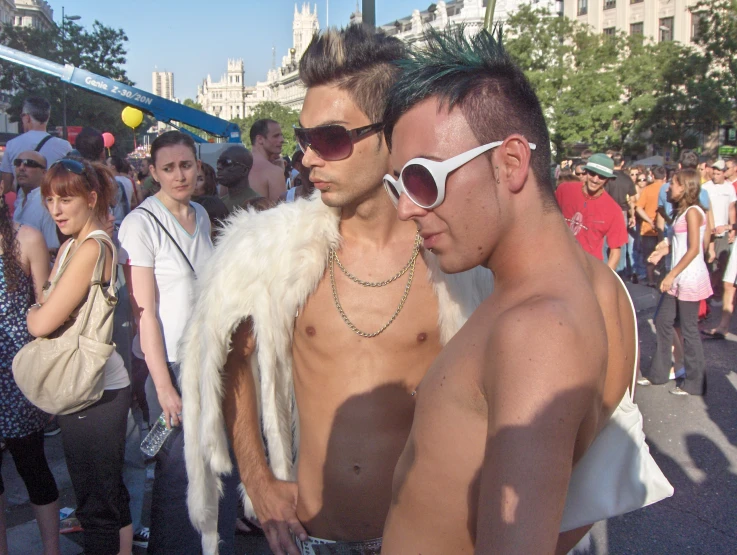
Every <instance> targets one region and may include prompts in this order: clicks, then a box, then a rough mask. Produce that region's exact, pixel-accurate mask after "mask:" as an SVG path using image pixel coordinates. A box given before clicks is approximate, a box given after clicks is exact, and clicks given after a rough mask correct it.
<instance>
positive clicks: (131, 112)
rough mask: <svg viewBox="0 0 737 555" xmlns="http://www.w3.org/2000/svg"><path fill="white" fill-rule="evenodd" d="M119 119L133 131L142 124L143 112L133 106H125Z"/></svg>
mask: <svg viewBox="0 0 737 555" xmlns="http://www.w3.org/2000/svg"><path fill="white" fill-rule="evenodd" d="M121 117H122V118H123V123H124V124H126V125H127V126H128V127H130V128H131V129H135V128H136V127H138V126H139V125H141V122H143V112H141V110H139V109H138V108H134V107H133V106H126V107H125V108H124V109H123V113H122V114H121Z"/></svg>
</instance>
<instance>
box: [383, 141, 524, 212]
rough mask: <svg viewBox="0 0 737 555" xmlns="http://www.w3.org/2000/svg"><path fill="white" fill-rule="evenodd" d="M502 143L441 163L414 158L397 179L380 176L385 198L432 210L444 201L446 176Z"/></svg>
mask: <svg viewBox="0 0 737 555" xmlns="http://www.w3.org/2000/svg"><path fill="white" fill-rule="evenodd" d="M503 142H504V141H494V142H493V143H489V144H485V145H482V146H478V147H476V148H473V149H471V150H467V151H466V152H463V153H462V154H459V155H458V156H454V157H453V158H449V159H448V160H445V161H443V162H436V161H434V160H427V159H426V158H414V159H412V160H410V161H409V162H407V163H406V164H405V165H404V167H403V168H402V171H401V172H399V178H398V179H395V178H394V177H393V176H391V175H389V174H386V175H385V176H384V188H385V189H386V192H387V193H388V194H389V198H391V199H392V202H393V203H394V206H397V204H399V196H400V195H401V194H402V193H406V194H407V197H408V198H409V200H411V201H412V202H414V203H415V204H416V205H417V206H419V207H420V208H424V209H425V210H432V209H433V208H437V207H438V206H440V205H441V204H442V203H443V201H444V200H445V183H446V181H447V179H448V174H450V173H451V172H453V171H455V170H457V169H458V168H460V167H461V166H463V165H464V164H467V163H468V162H470V161H471V160H473V159H474V158H476V157H478V156H480V155H482V154H483V153H484V152H487V151H489V150H491V149H493V148H496V147H498V146H499V145H501V144H502V143H503ZM529 144H530V150H535V148H537V147H536V145H535V143H529Z"/></svg>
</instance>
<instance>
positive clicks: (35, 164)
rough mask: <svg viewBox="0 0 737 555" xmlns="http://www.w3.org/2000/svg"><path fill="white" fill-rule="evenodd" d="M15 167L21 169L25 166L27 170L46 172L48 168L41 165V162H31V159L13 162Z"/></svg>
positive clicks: (17, 159)
mask: <svg viewBox="0 0 737 555" xmlns="http://www.w3.org/2000/svg"><path fill="white" fill-rule="evenodd" d="M13 165H14V166H15V167H16V168H20V167H21V166H25V167H27V168H37V169H42V170H45V169H46V166H45V165H44V164H41V163H40V162H36V161H35V160H31V159H30V158H16V159H15V160H13Z"/></svg>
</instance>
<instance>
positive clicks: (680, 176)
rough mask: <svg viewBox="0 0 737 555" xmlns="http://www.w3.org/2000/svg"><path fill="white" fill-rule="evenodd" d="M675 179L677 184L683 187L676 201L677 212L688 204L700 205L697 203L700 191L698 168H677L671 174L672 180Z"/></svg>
mask: <svg viewBox="0 0 737 555" xmlns="http://www.w3.org/2000/svg"><path fill="white" fill-rule="evenodd" d="M676 179H677V180H678V183H679V185H681V187H683V196H682V197H681V199H680V200H679V201H678V210H679V212H683V211H684V210H686V209H687V208H688V207H689V206H701V205H700V204H699V194H700V193H701V173H700V172H699V170H694V169H691V168H687V169H682V170H678V171H677V172H676V173H675V175H673V180H674V181H675V180H676Z"/></svg>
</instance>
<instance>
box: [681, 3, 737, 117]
mask: <svg viewBox="0 0 737 555" xmlns="http://www.w3.org/2000/svg"><path fill="white" fill-rule="evenodd" d="M691 12H692V13H693V14H694V15H697V16H698V25H697V35H696V37H697V38H696V42H697V44H698V45H699V46H701V47H702V49H703V56H704V60H705V67H706V73H705V75H706V77H707V78H708V79H710V80H712V81H713V82H714V83H716V84H717V85H718V86H719V88H720V89H721V94H722V95H723V96H724V97H725V99H726V101H727V102H729V104H730V110H729V112H728V113H725V114H724V115H723V120H727V119H729V116H731V117H732V118H735V119H737V0H699V2H697V3H696V5H695V6H693V7H692V8H691Z"/></svg>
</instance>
